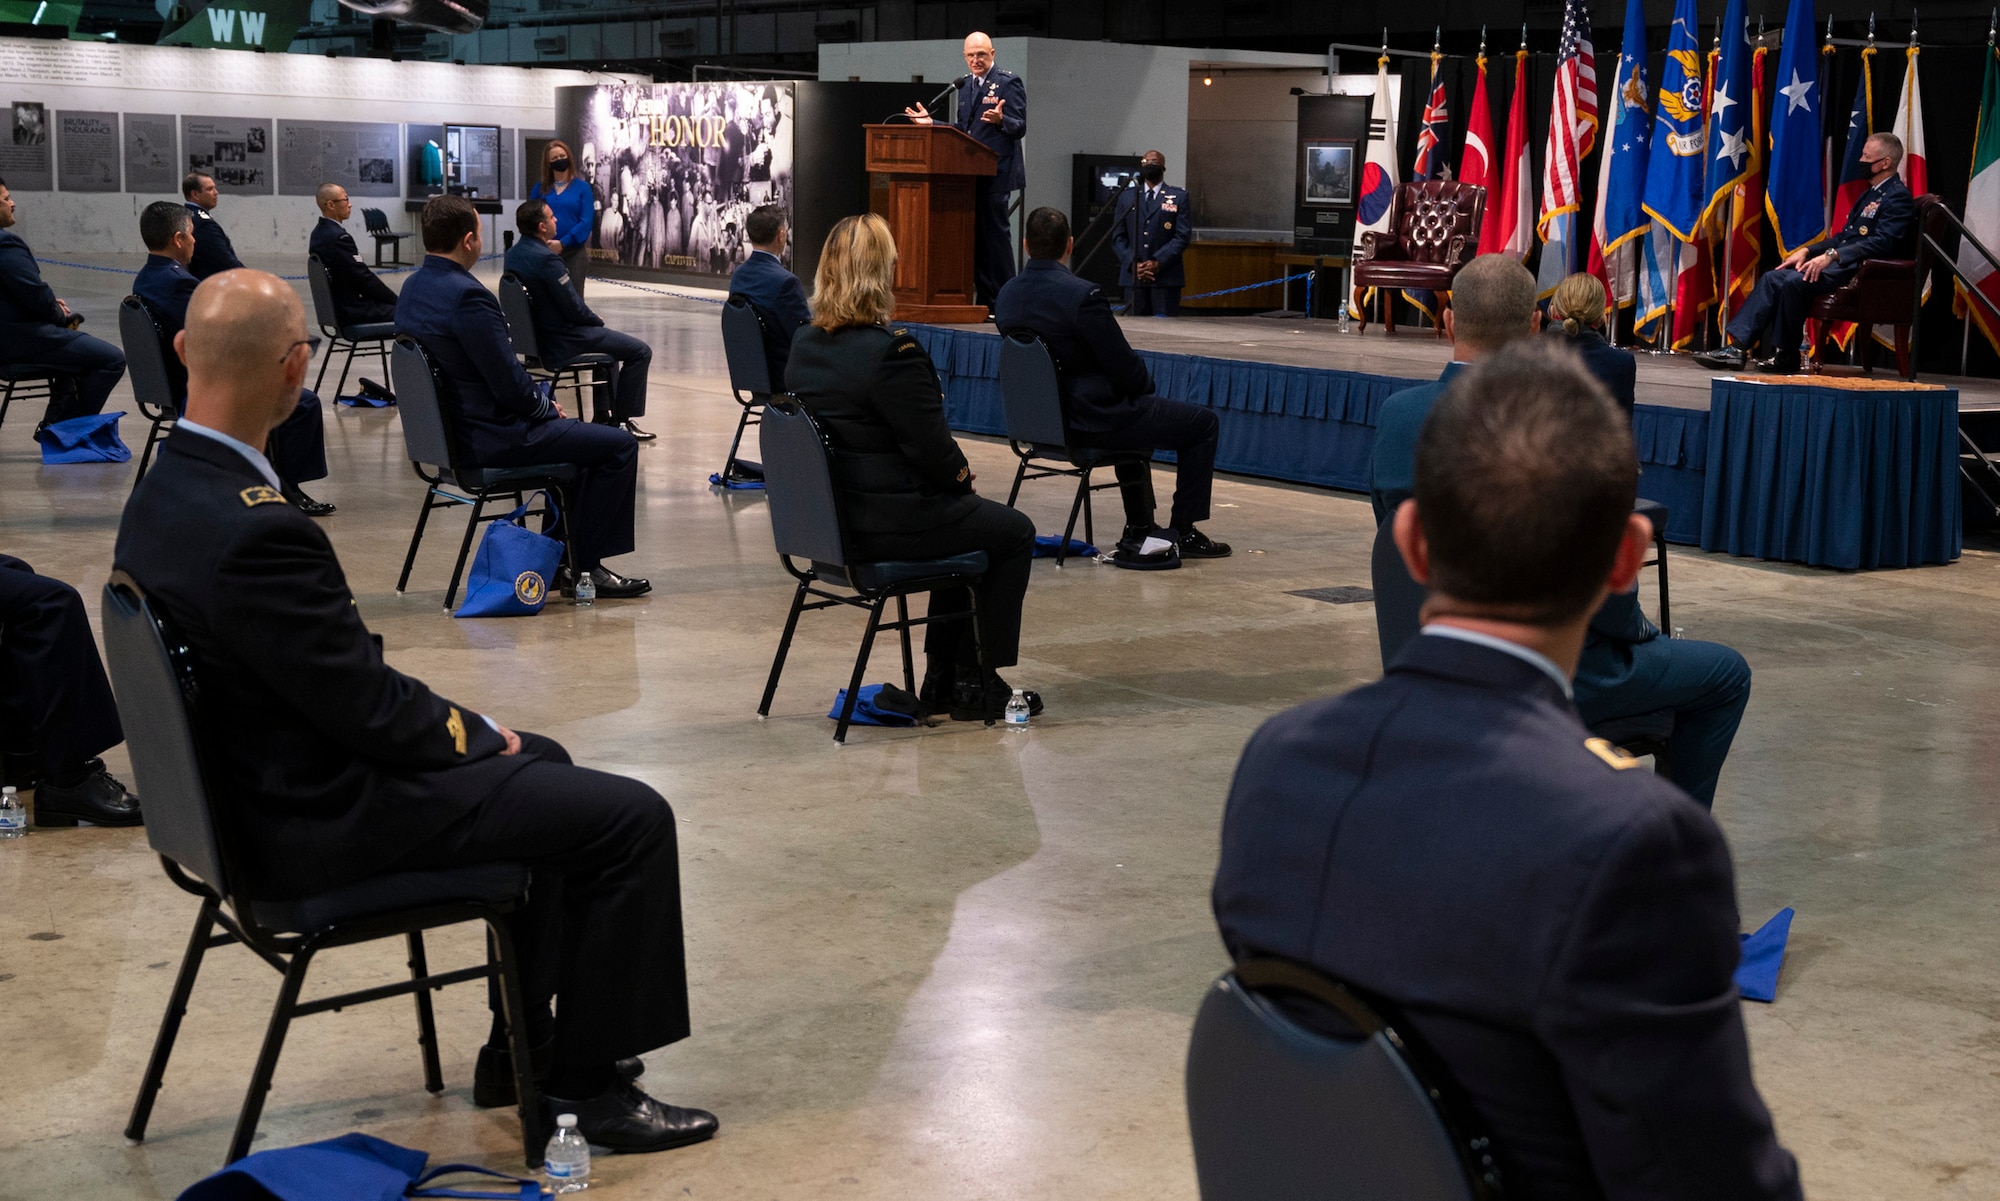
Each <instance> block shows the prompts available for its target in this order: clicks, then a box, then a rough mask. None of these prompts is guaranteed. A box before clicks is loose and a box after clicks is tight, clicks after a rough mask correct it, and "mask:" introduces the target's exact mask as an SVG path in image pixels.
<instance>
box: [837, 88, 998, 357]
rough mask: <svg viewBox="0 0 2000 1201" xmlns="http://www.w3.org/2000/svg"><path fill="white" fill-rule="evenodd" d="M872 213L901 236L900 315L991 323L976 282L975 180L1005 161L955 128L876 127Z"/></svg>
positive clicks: (870, 147) (870, 160)
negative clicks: (978, 296) (978, 298)
mask: <svg viewBox="0 0 2000 1201" xmlns="http://www.w3.org/2000/svg"><path fill="white" fill-rule="evenodd" d="M865 157H866V166H867V168H868V171H869V174H870V176H871V177H872V178H871V180H870V187H869V189H868V208H869V211H871V212H873V213H875V214H876V215H878V216H880V217H881V218H882V219H883V220H884V221H887V222H888V223H889V232H890V233H891V234H892V235H893V236H894V237H895V239H896V318H897V319H898V320H900V321H927V322H939V323H944V324H969V323H975V322H980V321H984V320H986V306H985V305H983V304H978V303H975V302H974V299H973V297H974V292H973V285H972V244H973V239H974V237H975V230H974V228H973V222H974V219H975V218H974V214H973V194H972V193H973V188H972V181H973V180H974V179H975V178H977V177H978V176H981V175H994V174H997V173H998V172H999V169H1000V158H999V156H998V155H996V154H994V153H993V151H991V150H989V149H987V148H986V147H985V146H983V145H981V144H980V143H979V142H978V141H977V140H975V139H973V138H971V137H969V136H967V135H966V134H965V133H964V132H962V131H960V130H958V129H955V128H953V127H951V126H949V125H936V124H932V125H870V126H868V127H867V144H866V150H865Z"/></svg>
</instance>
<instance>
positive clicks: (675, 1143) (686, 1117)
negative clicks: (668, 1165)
mask: <svg viewBox="0 0 2000 1201" xmlns="http://www.w3.org/2000/svg"><path fill="white" fill-rule="evenodd" d="M542 1108H543V1109H544V1110H546V1111H547V1112H548V1113H549V1114H550V1115H551V1117H553V1116H554V1115H556V1114H563V1113H573V1114H575V1115H576V1128H577V1130H578V1131H579V1132H580V1133H582V1135H583V1137H584V1139H585V1141H587V1142H588V1143H590V1145H591V1146H592V1147H602V1148H604V1149H605V1150H607V1151H611V1152H613V1153H622V1154H627V1155H631V1154H638V1153H641V1152H646V1151H667V1150H671V1149H672V1148H674V1147H685V1146H687V1145H688V1144H690V1143H699V1142H704V1141H706V1140H708V1139H711V1138H714V1137H715V1129H716V1126H717V1125H718V1123H717V1122H716V1120H715V1115H714V1114H712V1113H710V1112H708V1111H707V1110H705V1109H683V1108H682V1107H680V1106H678V1105H668V1104H666V1103H665V1102H663V1101H656V1100H654V1099H653V1098H652V1097H649V1096H647V1095H646V1094H645V1092H644V1091H643V1090H641V1089H640V1088H639V1086H638V1085H636V1084H633V1083H632V1082H631V1081H629V1080H621V1081H619V1082H618V1083H617V1084H615V1085H613V1086H612V1087H611V1089H610V1090H609V1091H607V1092H605V1093H602V1094H600V1095H598V1096H595V1097H590V1098H588V1099H586V1100H581V1101H573V1100H566V1099H564V1098H562V1097H544V1098H543V1099H542Z"/></svg>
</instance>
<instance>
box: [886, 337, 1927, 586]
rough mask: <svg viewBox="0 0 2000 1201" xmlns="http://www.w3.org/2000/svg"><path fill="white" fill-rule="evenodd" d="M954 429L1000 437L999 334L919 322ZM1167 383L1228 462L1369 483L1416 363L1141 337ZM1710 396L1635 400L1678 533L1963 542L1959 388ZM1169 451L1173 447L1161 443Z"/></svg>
mask: <svg viewBox="0 0 2000 1201" xmlns="http://www.w3.org/2000/svg"><path fill="white" fill-rule="evenodd" d="M908 328H909V330H910V332H911V333H912V334H914V335H915V336H916V338H917V340H918V341H920V342H921V343H923V345H924V349H925V350H926V351H928V352H929V353H930V357H931V361H932V363H933V364H935V365H936V367H937V371H938V377H939V380H940V382H941V383H942V384H943V386H944V395H945V413H946V416H947V418H948V419H949V420H950V422H951V425H952V428H954V429H959V430H964V431H967V432H969V433H976V434H998V435H1003V436H1004V435H1005V434H1006V432H1007V420H1006V413H1005V410H1004V408H1003V406H1002V403H1001V398H1000V337H999V335H997V334H995V333H992V332H990V331H988V330H971V329H955V328H948V327H943V326H925V325H911V326H909V327H908ZM1139 357H1140V358H1142V359H1144V360H1145V362H1146V366H1147V367H1148V368H1149V369H1150V370H1151V371H1152V373H1153V383H1154V386H1155V387H1156V388H1157V389H1158V391H1159V393H1160V395H1162V396H1170V397H1172V398H1173V399H1175V400H1185V401H1190V402H1193V403H1195V404H1201V405H1207V406H1209V407H1210V408H1214V409H1217V410H1219V412H1218V414H1217V416H1218V417H1220V418H1221V439H1220V442H1219V444H1218V445H1217V447H1216V462H1215V465H1216V467H1217V469H1219V470H1222V471H1228V472H1234V473H1237V474H1241V475H1253V476H1263V477H1265V478H1269V479H1279V480H1288V481H1292V482H1296V483H1302V484H1317V485H1320V486H1322V487H1333V488H1343V489H1348V490H1352V491H1356V492H1366V491H1367V490H1368V461H1369V457H1370V456H1371V455H1372V454H1373V453H1374V449H1375V419H1376V415H1377V414H1378V413H1379V412H1380V410H1381V406H1382V402H1383V401H1385V400H1387V399H1388V398H1389V397H1390V396H1392V395H1394V394H1395V393H1397V392H1399V391H1401V390H1402V389H1404V388H1408V387H1411V386H1413V385H1415V384H1419V383H1424V382H1426V381H1425V380H1423V379H1414V378H1400V377H1397V376H1387V375H1370V374H1367V373H1364V372H1358V371H1339V370H1334V369H1330V368H1315V367H1296V366H1287V365H1283V364H1277V363H1259V362H1253V361H1249V360H1241V359H1218V358H1209V357H1206V356H1202V355H1186V354H1162V353H1159V352H1156V351H1144V350H1142V351H1140V352H1139ZM1711 403H1712V406H1713V407H1712V409H1711V410H1708V411H1704V410H1701V409H1688V408H1678V407H1675V406H1671V405H1648V404H1642V405H1639V406H1638V407H1637V408H1636V409H1635V410H1634V411H1633V415H1632V433H1633V437H1634V438H1635V440H1636V441H1637V443H1638V450H1639V472H1640V474H1639V494H1640V495H1641V496H1643V497H1646V498H1648V499H1650V500H1655V501H1658V502H1660V503H1661V504H1664V505H1666V506H1667V509H1668V512H1669V514H1670V517H1669V519H1668V522H1667V539H1668V540H1669V541H1671V542H1677V543H1681V544H1683V545H1690V546H1691V545H1700V546H1702V547H1703V548H1704V549H1713V550H1726V551H1729V552H1730V553H1732V554H1740V555H1753V556H1756V557H1758V558H1767V559H1790V560H1795V561H1799V562H1805V563H1815V564H1823V565H1825V566H1831V567H1849V568H1853V567H1900V566H1915V565H1917V564H1920V563H1943V562H1949V561H1950V560H1952V559H1956V558H1957V557H1958V552H1959V540H1960V531H1959V495H1958V470H1957V467H1958V460H1957V438H1958V419H1957V413H1958V394H1957V393H1956V392H1955V391H1953V390H1950V389H1939V390H1933V391H1914V392H1912V391H1873V392H1863V391H1847V390H1840V389H1837V388H1834V387H1831V386H1826V385H1821V384H1796V385H1794V384H1784V385H1774V384H1755V383H1739V382H1735V381H1731V380H1721V379H1719V380H1716V381H1715V382H1714V385H1713V389H1712V396H1711ZM1161 457H1162V458H1163V459H1167V460H1170V459H1171V456H1170V455H1162V456H1161Z"/></svg>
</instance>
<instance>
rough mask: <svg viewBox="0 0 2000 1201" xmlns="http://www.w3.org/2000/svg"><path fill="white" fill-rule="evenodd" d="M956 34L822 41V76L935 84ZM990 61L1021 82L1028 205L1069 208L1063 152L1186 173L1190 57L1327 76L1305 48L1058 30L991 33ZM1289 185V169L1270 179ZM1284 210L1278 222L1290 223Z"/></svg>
mask: <svg viewBox="0 0 2000 1201" xmlns="http://www.w3.org/2000/svg"><path fill="white" fill-rule="evenodd" d="M961 45H962V43H960V42H957V41H912V42H853V43H841V44H830V45H824V46H821V47H820V48H819V77H820V79H821V80H822V81H835V82H837V81H839V80H843V79H861V80H868V81H874V82H889V81H896V82H908V81H910V80H912V79H921V80H923V81H925V82H929V83H936V84H937V85H938V86H939V87H942V86H944V85H945V84H947V83H949V82H951V81H952V80H953V79H956V78H957V77H959V76H960V75H963V74H964V73H965V59H964V57H963V55H962V53H961ZM993 56H994V61H995V62H996V63H997V64H998V65H999V66H1001V67H1003V68H1005V69H1007V70H1009V71H1013V72H1015V73H1016V74H1018V75H1020V76H1021V78H1022V81H1023V82H1024V83H1026V84H1027V88H1028V134H1027V137H1026V138H1025V139H1024V140H1023V142H1022V150H1023V153H1025V154H1026V155H1027V164H1026V165H1027V171H1028V187H1027V195H1026V198H1025V203H1024V204H1023V206H1022V209H1023V211H1024V212H1025V211H1026V210H1028V209H1032V208H1038V207H1040V206H1042V205H1050V206H1053V207H1055V208H1060V209H1062V210H1064V211H1065V212H1067V211H1068V210H1069V203H1070V156H1071V155H1073V154H1085V153H1091V154H1131V155H1138V154H1143V153H1144V152H1146V151H1148V150H1158V151H1159V152H1160V153H1162V154H1164V155H1166V156H1167V161H1168V163H1169V164H1170V166H1169V173H1170V176H1169V177H1170V178H1177V179H1178V178H1186V176H1185V175H1184V174H1183V172H1184V171H1185V170H1186V169H1187V164H1188V161H1189V159H1188V155H1189V143H1188V74H1189V72H1190V71H1191V70H1193V69H1194V68H1195V67H1196V65H1197V64H1201V65H1211V66H1214V67H1217V68H1223V69H1227V68H1229V67H1232V66H1236V65H1243V66H1252V65H1268V66H1282V67H1288V68H1293V69H1298V70H1311V69H1313V68H1315V67H1317V69H1318V70H1319V71H1320V72H1321V77H1322V78H1323V77H1324V72H1325V59H1324V58H1322V57H1320V56H1317V55H1311V54H1264V53H1257V52H1253V51H1223V50H1190V49H1187V48H1185V47H1180V46H1128V45H1125V44H1124V43H1121V42H1074V41H1063V40H1060V39H1055V38H997V39H995V40H994V43H993ZM1276 186H1277V187H1278V190H1279V194H1280V195H1281V196H1282V195H1289V194H1290V191H1291V186H1292V183H1291V177H1290V176H1286V177H1285V178H1284V179H1283V180H1282V181H1278V183H1277V185H1276ZM1290 221H1291V218H1290V216H1289V215H1287V217H1286V218H1285V221H1284V222H1282V223H1281V224H1283V225H1285V226H1287V227H1289V225H1290Z"/></svg>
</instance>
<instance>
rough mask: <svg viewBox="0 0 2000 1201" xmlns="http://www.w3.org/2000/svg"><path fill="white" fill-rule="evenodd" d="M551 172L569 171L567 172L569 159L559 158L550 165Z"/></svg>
mask: <svg viewBox="0 0 2000 1201" xmlns="http://www.w3.org/2000/svg"><path fill="white" fill-rule="evenodd" d="M549 170H551V171H567V170H569V160H568V159H566V158H559V159H556V160H555V161H554V162H552V163H550V164H549Z"/></svg>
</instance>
